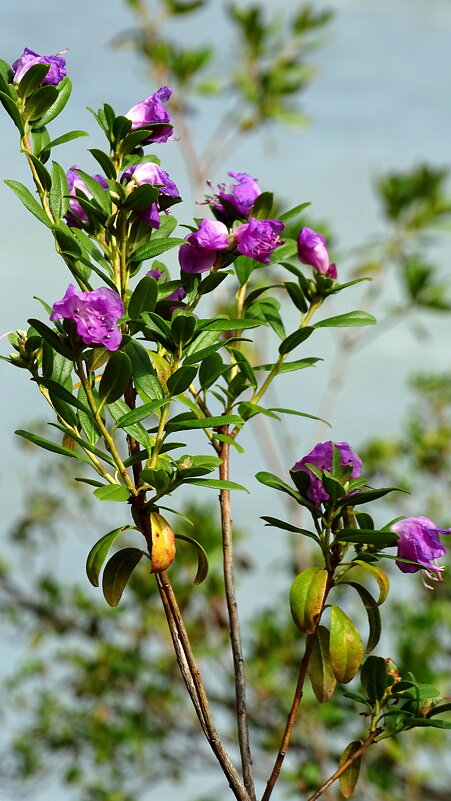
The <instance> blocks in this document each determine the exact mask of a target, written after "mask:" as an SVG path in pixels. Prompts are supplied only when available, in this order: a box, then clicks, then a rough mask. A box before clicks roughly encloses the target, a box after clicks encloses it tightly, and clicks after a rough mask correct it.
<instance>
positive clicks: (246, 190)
mask: <svg viewBox="0 0 451 801" xmlns="http://www.w3.org/2000/svg"><path fill="white" fill-rule="evenodd" d="M227 175H230V177H231V178H234V179H235V181H237V182H238V183H236V184H232V186H231V187H229V191H227V185H226V184H225V183H222V184H219V186H218V190H219V191H218V192H217V193H216V194H215V195H214V196H213V197H212V198H209V199H208V202H209V203H210V205H211V206H212V208H213V211H214V213H215V215H216V216H217V217H218V218H219V219H221V220H222V221H223V222H225V223H226V224H227V223H232V222H233V220H234V219H237V218H238V217H248V216H249V214H250V212H251V209H252V206H253V205H254V203H255V201H256V199H257V198H258V196H259V195H261V189H260V187H259V185H258V182H257V181H256V180H255V178H251V176H250V175H247V173H245V172H228V173H227ZM209 186H210V187H211V184H209ZM222 200H224V201H226V204H229V205H230V206H232V208H233V209H234V210H235V211H236V215H234V216H233V217H232V216H231V210H230V208H227V206H226V207H224V205H223V204H222V203H221V201H222Z"/></svg>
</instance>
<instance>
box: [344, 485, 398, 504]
mask: <svg viewBox="0 0 451 801" xmlns="http://www.w3.org/2000/svg"><path fill="white" fill-rule="evenodd" d="M389 492H406V490H405V489H402V488H401V487H381V488H380V489H377V490H366V491H365V492H356V493H355V494H354V495H348V496H347V497H346V500H342V501H341V503H340V506H360V504H362V503H371V501H376V500H377V499H378V498H383V497H384V495H387V494H388V493H389ZM407 494H408V493H407Z"/></svg>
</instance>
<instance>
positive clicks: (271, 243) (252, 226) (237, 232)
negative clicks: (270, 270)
mask: <svg viewBox="0 0 451 801" xmlns="http://www.w3.org/2000/svg"><path fill="white" fill-rule="evenodd" d="M284 227H285V226H284V224H283V222H280V220H257V219H255V217H249V222H247V223H243V225H238V226H237V228H235V229H234V231H233V235H234V237H235V240H236V243H237V250H238V253H241V254H242V255H243V256H249V257H250V258H251V259H255V260H256V261H259V262H261V263H262V264H269V260H270V256H271V254H272V253H273V252H274V251H275V249H276V248H278V247H279V246H280V245H283V244H284V240H282V239H280V237H279V234H280V233H281V232H282V231H283V229H284Z"/></svg>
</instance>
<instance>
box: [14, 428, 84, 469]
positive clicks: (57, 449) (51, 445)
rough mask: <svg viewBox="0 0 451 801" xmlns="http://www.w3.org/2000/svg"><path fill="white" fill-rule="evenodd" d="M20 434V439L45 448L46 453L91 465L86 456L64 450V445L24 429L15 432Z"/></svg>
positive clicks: (67, 449)
mask: <svg viewBox="0 0 451 801" xmlns="http://www.w3.org/2000/svg"><path fill="white" fill-rule="evenodd" d="M14 433H15V434H18V436H19V437H23V438H24V439H27V440H28V441H29V442H32V443H33V445H38V446H39V447H40V448H44V450H46V451H52V453H59V454H61V455H62V456H74V457H75V458H76V459H81V460H82V462H87V463H88V464H91V463H90V461H89V460H88V459H87V458H86V456H82V454H81V453H77V451H72V450H71V449H70V448H64V447H63V446H62V445H57V444H56V442H51V441H50V440H48V439H43V438H42V437H38V436H37V435H36V434H31V433H30V432H29V431H22V429H18V430H17V431H15V432H14Z"/></svg>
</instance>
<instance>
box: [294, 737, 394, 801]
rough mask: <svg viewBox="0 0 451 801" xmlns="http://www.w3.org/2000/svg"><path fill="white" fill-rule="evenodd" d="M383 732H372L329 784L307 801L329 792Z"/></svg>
mask: <svg viewBox="0 0 451 801" xmlns="http://www.w3.org/2000/svg"><path fill="white" fill-rule="evenodd" d="M381 731H382V729H375V730H374V731H372V732H371V733H370V734H369V735H368V737H367V738H366V740H365V742H364V743H362V745H361V746H360V748H358V749H357V751H354V753H353V754H351V756H349V757H348V759H347V760H346V762H343V764H342V765H341V767H339V768H338V770H336V771H335V773H334V774H333V775H332V776H331V777H330V779H328V780H327V782H325V783H324V784H323V785H322V786H321V787H320V788H319V790H317V791H316V793H313V795H311V796H310V798H308V799H307V801H316V799H317V798H319V797H320V796H321V795H322V794H323V793H324V791H325V790H327V789H328V788H329V787H330V785H331V784H333V783H334V781H336V780H337V779H339V778H340V776H341V775H342V774H343V773H344V772H345V770H347V769H348V768H349V766H350V765H352V763H353V762H355V760H356V759H358V757H359V756H361V754H363V752H364V751H366V749H367V748H369V747H370V745H373V743H374V741H375V739H376V737H377V736H378V734H380V733H381Z"/></svg>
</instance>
